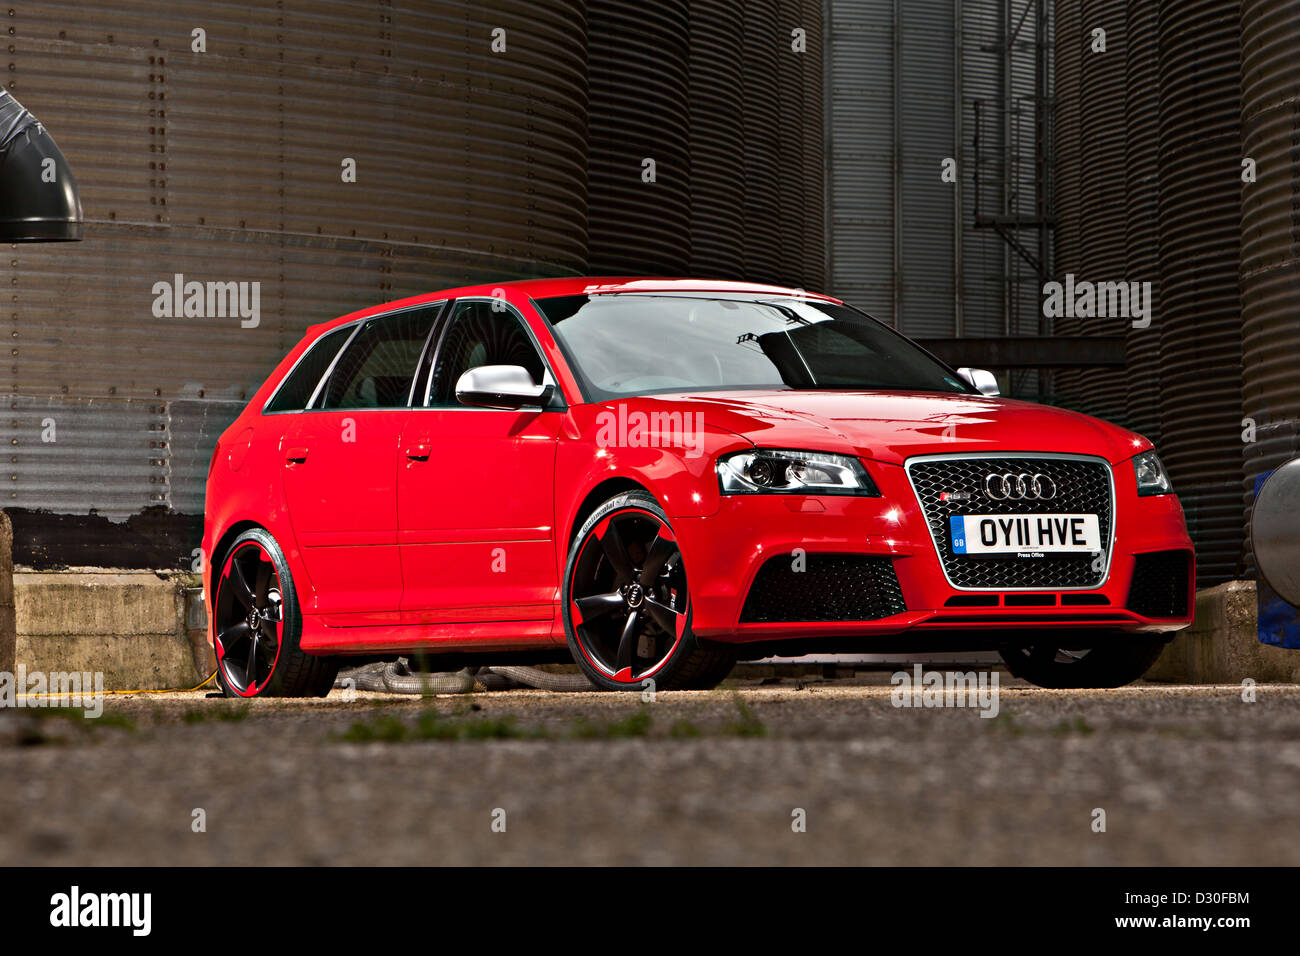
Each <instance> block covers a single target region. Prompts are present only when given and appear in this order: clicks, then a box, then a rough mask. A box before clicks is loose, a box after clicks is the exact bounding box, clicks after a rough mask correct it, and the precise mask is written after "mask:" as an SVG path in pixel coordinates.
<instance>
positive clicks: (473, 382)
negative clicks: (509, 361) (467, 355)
mask: <svg viewBox="0 0 1300 956" xmlns="http://www.w3.org/2000/svg"><path fill="white" fill-rule="evenodd" d="M554 391H555V386H554V385H535V384H533V377H532V376H531V375H529V374H528V370H527V369H525V368H524V367H523V366H522V365H480V366H479V367H478V368H472V369H470V370H469V371H468V372H466V373H465V374H464V375H462V376H461V377H460V379H459V380H458V381H457V382H456V400H457V401H458V402H460V403H461V404H462V405H474V406H477V407H480V408H523V407H524V406H525V405H538V406H542V407H545V406H546V404H547V403H548V402H549V401H550V400H551V394H552V393H553V392H554Z"/></svg>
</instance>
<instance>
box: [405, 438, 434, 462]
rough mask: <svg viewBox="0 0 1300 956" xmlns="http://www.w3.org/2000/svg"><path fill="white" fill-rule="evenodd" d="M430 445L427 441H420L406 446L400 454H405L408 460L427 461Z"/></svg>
mask: <svg viewBox="0 0 1300 956" xmlns="http://www.w3.org/2000/svg"><path fill="white" fill-rule="evenodd" d="M430 450H431V449H430V447H429V444H428V443H427V442H420V443H418V444H415V445H409V446H407V448H406V450H405V451H404V452H402V454H404V455H406V457H407V459H408V460H409V461H428V460H429V452H430Z"/></svg>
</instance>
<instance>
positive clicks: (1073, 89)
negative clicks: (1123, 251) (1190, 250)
mask: <svg viewBox="0 0 1300 956" xmlns="http://www.w3.org/2000/svg"><path fill="white" fill-rule="evenodd" d="M1055 25H1056V34H1055V44H1056V57H1055V59H1056V70H1055V74H1054V78H1053V87H1054V89H1053V103H1054V111H1055V123H1054V126H1053V135H1054V142H1053V145H1052V153H1053V156H1054V157H1055V160H1056V162H1055V167H1056V168H1055V175H1056V178H1055V181H1054V187H1053V204H1054V209H1055V213H1056V227H1055V229H1054V231H1053V236H1052V239H1053V251H1054V256H1053V259H1054V263H1055V269H1054V270H1053V271H1054V273H1055V277H1056V280H1057V281H1058V282H1064V281H1065V277H1066V276H1067V275H1075V276H1079V275H1080V274H1081V269H1082V258H1081V255H1082V247H1081V244H1080V218H1081V214H1082V211H1083V208H1084V207H1083V196H1082V179H1081V163H1082V159H1083V150H1082V147H1081V145H1080V139H1081V138H1082V135H1081V125H1080V124H1081V122H1082V120H1081V117H1080V83H1081V82H1082V76H1083V56H1084V51H1085V50H1086V49H1087V48H1088V47H1087V43H1086V41H1085V33H1084V29H1083V8H1082V5H1081V4H1080V3H1079V2H1078V0H1058V3H1057V4H1056V24H1055ZM1051 330H1052V332H1053V333H1054V334H1056V335H1081V334H1082V326H1081V322H1080V320H1079V319H1077V318H1074V317H1072V316H1065V315H1062V316H1060V317H1059V318H1055V319H1053V320H1052V322H1051ZM1054 385H1055V390H1056V398H1057V400H1058V401H1060V402H1062V403H1064V404H1067V405H1073V404H1076V403H1079V404H1081V403H1082V375H1081V373H1080V372H1078V371H1077V370H1074V369H1067V370H1063V371H1060V372H1058V373H1056V375H1055V376H1054Z"/></svg>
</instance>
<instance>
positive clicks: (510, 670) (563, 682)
mask: <svg viewBox="0 0 1300 956" xmlns="http://www.w3.org/2000/svg"><path fill="white" fill-rule="evenodd" d="M487 670H488V671H489V672H490V673H492V674H495V675H496V676H497V677H504V678H505V679H506V680H508V681H513V682H514V683H516V684H524V685H525V686H527V687H536V688H537V689H538V690H553V691H562V692H564V691H583V690H596V689H597V688H596V686H595V685H594V684H592V682H591V681H589V680H587V678H586V677H584V676H583V675H582V674H552V673H550V672H549V671H544V670H541V669H540V668H537V667H489V668H487Z"/></svg>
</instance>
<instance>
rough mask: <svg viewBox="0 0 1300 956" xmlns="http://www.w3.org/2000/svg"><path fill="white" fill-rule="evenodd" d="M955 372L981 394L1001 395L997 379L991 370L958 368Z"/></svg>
mask: <svg viewBox="0 0 1300 956" xmlns="http://www.w3.org/2000/svg"><path fill="white" fill-rule="evenodd" d="M957 374H958V375H960V376H961V377H962V378H964V379H965V380H966V381H968V382H970V384H971V387H973V388H974V389H975V391H977V392H979V393H980V394H981V395H1001V394H1002V390H1001V389H999V388H998V380H997V378H995V377H994V375H993V373H992V372H989V371H987V370H985V369H982V368H959V369H957Z"/></svg>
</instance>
